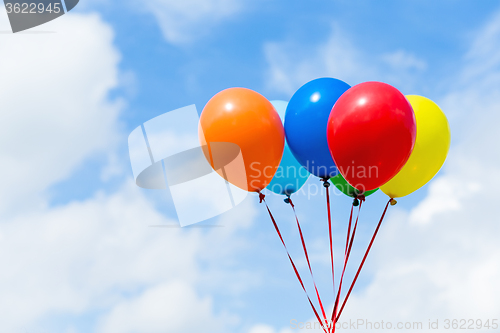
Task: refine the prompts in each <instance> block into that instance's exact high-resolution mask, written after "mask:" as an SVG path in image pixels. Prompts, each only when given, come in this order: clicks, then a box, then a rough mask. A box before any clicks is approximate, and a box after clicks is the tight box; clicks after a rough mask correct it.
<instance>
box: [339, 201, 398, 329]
mask: <svg viewBox="0 0 500 333" xmlns="http://www.w3.org/2000/svg"><path fill="white" fill-rule="evenodd" d="M392 200H393V199H389V201H388V202H387V204H386V205H385V209H384V212H383V213H382V216H381V217H380V221H379V222H378V224H377V228H376V229H375V232H374V233H373V236H372V239H371V240H370V244H369V245H368V248H367V249H366V252H365V255H364V256H363V260H362V261H361V264H360V265H359V268H358V271H357V272H356V276H355V277H354V280H353V281H352V283H351V287H350V288H349V291H348V292H347V295H346V297H345V299H344V302H343V303H342V307H341V308H340V311H339V313H338V315H337V317H336V318H335V322H337V321H338V320H339V318H340V315H341V314H342V311H343V310H344V307H345V305H346V303H347V300H348V299H349V296H350V295H351V291H352V288H354V285H355V284H356V281H357V280H358V276H359V273H360V272H361V269H362V268H363V265H364V264H365V260H366V257H368V253H370V249H371V247H372V245H373V242H374V241H375V237H377V233H378V230H379V229H380V225H381V224H382V221H383V220H384V217H385V213H386V212H387V208H388V207H389V204H390V203H391V202H392ZM360 204H361V203H360Z"/></svg>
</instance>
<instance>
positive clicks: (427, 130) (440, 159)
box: [380, 95, 450, 198]
mask: <svg viewBox="0 0 500 333" xmlns="http://www.w3.org/2000/svg"><path fill="white" fill-rule="evenodd" d="M406 98H407V99H408V101H409V102H410V104H411V106H412V107H413V111H414V112H415V118H416V120H417V140H416V142H415V148H413V152H412V153H411V155H410V158H409V159H408V162H406V164H405V166H404V167H403V168H402V169H401V171H399V172H398V174H397V175H396V176H394V178H392V179H391V180H389V182H387V183H386V184H385V185H383V186H382V187H381V188H380V189H381V190H382V192H384V193H385V194H387V195H388V196H390V197H391V198H399V197H404V196H405V195H408V194H410V193H412V192H414V191H416V190H418V189H419V188H421V187H422V186H424V185H425V184H426V183H428V182H429V181H430V180H431V179H432V178H433V177H434V176H435V175H436V173H437V172H438V171H439V169H441V166H442V165H443V163H444V161H445V160H446V155H448V150H449V148H450V127H449V125H448V120H447V119H446V116H445V115H444V113H443V111H441V109H440V108H439V106H437V104H436V103H434V102H433V101H431V100H430V99H428V98H425V97H422V96H415V95H410V96H406Z"/></svg>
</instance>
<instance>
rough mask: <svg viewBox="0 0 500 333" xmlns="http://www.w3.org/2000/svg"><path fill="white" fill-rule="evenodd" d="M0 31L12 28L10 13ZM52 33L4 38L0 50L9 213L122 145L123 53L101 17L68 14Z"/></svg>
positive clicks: (2, 195) (2, 17)
mask: <svg viewBox="0 0 500 333" xmlns="http://www.w3.org/2000/svg"><path fill="white" fill-rule="evenodd" d="M0 22H1V23H0V25H1V26H2V27H7V26H8V23H7V17H6V14H5V11H3V12H2V13H0ZM44 31H51V33H32V32H31V31H29V32H27V33H19V34H3V35H2V43H1V45H0V54H1V61H0V77H2V80H1V81H0V92H1V98H0V122H1V123H2V124H3V130H2V131H1V132H0V142H2V145H1V146H0V158H1V160H2V163H1V165H0V174H1V175H2V179H3V181H2V188H1V190H0V200H1V201H2V202H3V205H2V210H4V211H5V210H6V209H7V208H9V209H10V210H13V209H17V208H19V205H25V204H26V203H27V202H28V203H29V204H32V203H33V202H35V201H37V200H38V202H42V201H41V200H42V199H41V198H40V193H41V192H42V191H44V190H45V189H47V187H49V186H50V185H52V184H54V183H56V182H58V181H61V180H64V179H65V178H67V177H68V176H69V175H70V174H71V173H72V172H73V171H74V170H75V168H76V167H77V166H79V165H81V163H82V162H83V161H84V160H85V159H87V158H89V157H91V156H93V155H95V154H96V153H98V152H104V151H105V150H106V149H109V148H110V147H113V145H114V144H115V143H116V142H117V140H118V138H119V135H118V123H117V118H118V113H119V111H120V108H121V106H120V103H119V102H114V101H110V100H109V99H108V94H109V92H110V91H111V89H113V88H116V87H117V86H118V81H117V77H118V68H117V67H118V62H119V60H120V55H119V53H118V51H117V50H116V49H115V48H114V46H113V31H112V29H111V28H110V27H109V26H108V25H106V24H105V23H104V22H102V20H101V19H100V18H99V16H98V15H95V14H92V15H65V16H63V17H61V18H59V19H57V20H54V21H52V22H50V23H48V24H46V25H44Z"/></svg>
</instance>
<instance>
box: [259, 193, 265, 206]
mask: <svg viewBox="0 0 500 333" xmlns="http://www.w3.org/2000/svg"><path fill="white" fill-rule="evenodd" d="M265 197H266V195H265V194H263V193H262V192H259V200H260V203H262V201H264V198H265Z"/></svg>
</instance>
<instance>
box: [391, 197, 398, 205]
mask: <svg viewBox="0 0 500 333" xmlns="http://www.w3.org/2000/svg"><path fill="white" fill-rule="evenodd" d="M390 203H391V206H396V204H397V203H398V202H397V201H396V200H394V199H392V198H391V200H390Z"/></svg>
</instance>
